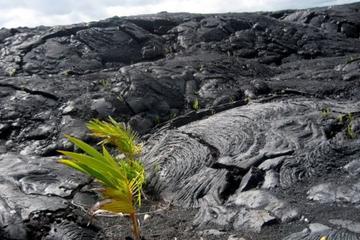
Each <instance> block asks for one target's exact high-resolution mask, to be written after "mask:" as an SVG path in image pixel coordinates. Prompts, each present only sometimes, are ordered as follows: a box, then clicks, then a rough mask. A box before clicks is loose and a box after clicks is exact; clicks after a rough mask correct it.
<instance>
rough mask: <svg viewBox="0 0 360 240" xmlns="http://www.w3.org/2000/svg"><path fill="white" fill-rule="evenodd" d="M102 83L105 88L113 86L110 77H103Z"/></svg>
mask: <svg viewBox="0 0 360 240" xmlns="http://www.w3.org/2000/svg"><path fill="white" fill-rule="evenodd" d="M100 84H101V86H102V87H103V88H104V89H110V88H111V83H110V81H109V80H108V79H101V80H100Z"/></svg>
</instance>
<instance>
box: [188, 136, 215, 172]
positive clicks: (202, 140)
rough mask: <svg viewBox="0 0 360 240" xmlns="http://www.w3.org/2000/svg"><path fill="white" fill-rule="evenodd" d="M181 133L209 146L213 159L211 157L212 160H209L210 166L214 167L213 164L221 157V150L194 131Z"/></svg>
mask: <svg viewBox="0 0 360 240" xmlns="http://www.w3.org/2000/svg"><path fill="white" fill-rule="evenodd" d="M181 133H182V134H185V135H187V136H189V137H190V138H192V139H195V140H196V141H198V142H199V143H200V144H202V145H204V146H205V147H207V148H208V149H209V150H210V155H211V158H212V159H211V161H209V162H210V166H209V167H212V166H213V164H214V163H216V161H217V160H218V159H219V156H220V152H219V150H218V149H217V148H216V147H215V146H213V145H211V144H210V143H208V142H206V141H205V140H204V139H202V138H201V137H200V136H197V135H196V134H194V133H189V132H183V131H181Z"/></svg>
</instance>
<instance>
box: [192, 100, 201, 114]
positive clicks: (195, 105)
mask: <svg viewBox="0 0 360 240" xmlns="http://www.w3.org/2000/svg"><path fill="white" fill-rule="evenodd" d="M191 107H192V109H194V110H195V111H198V110H199V109H200V103H199V99H197V98H195V100H194V101H193V102H192V104H191Z"/></svg>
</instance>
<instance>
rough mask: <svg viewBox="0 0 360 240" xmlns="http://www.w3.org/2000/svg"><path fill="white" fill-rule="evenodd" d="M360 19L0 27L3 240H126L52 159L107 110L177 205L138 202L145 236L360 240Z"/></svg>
mask: <svg viewBox="0 0 360 240" xmlns="http://www.w3.org/2000/svg"><path fill="white" fill-rule="evenodd" d="M359 10H360V3H354V4H348V5H342V6H332V7H324V8H314V9H305V10H286V11H279V12H272V13H270V12H262V13H228V14H190V13H166V12H162V13H159V14H153V15H141V16H132V17H121V18H119V17H113V18H109V19H106V20H102V21H98V22H91V23H84V24H75V25H69V26H58V27H37V28H16V29H5V28H2V29H0V102H1V104H0V170H1V172H2V174H1V176H0V189H1V191H0V192H1V193H0V238H1V239H43V240H45V239H67V240H72V239H125V238H127V237H128V232H129V231H128V230H126V229H127V225H126V224H127V223H125V221H126V219H121V218H106V217H99V218H96V220H95V221H93V222H91V223H90V225H88V220H89V219H88V218H87V217H86V215H85V214H84V212H83V211H84V210H85V211H86V210H88V209H89V207H90V205H91V204H92V203H94V202H95V201H96V200H97V196H96V194H94V192H93V191H92V188H93V187H94V186H93V185H92V184H91V183H90V180H89V179H87V178H86V177H84V176H82V175H80V174H78V173H75V172H73V171H72V170H70V169H67V168H66V167H64V166H61V165H58V164H56V157H55V156H57V154H58V153H57V152H56V150H57V149H72V148H73V147H72V145H71V144H70V143H69V142H68V141H67V140H66V139H65V138H64V136H63V135H64V134H71V135H74V136H76V137H79V138H81V139H83V140H86V141H90V142H94V140H92V139H90V138H89V135H88V132H87V130H86V128H85V123H86V121H88V120H89V119H91V118H100V119H106V118H107V117H108V116H112V117H114V118H115V119H117V120H119V121H125V122H129V123H130V124H131V125H132V126H133V128H135V129H136V130H137V131H138V132H139V133H140V134H141V135H142V138H143V140H144V155H143V161H144V164H145V166H146V169H147V186H146V189H145V190H146V192H147V193H148V195H149V196H150V197H152V198H155V199H157V200H161V201H165V202H167V203H170V205H171V207H168V208H164V209H166V210H163V209H162V208H160V210H159V209H158V208H157V210H155V211H153V207H154V206H147V205H146V204H145V206H144V207H143V209H141V211H142V212H146V213H149V214H148V215H149V216H148V217H150V220H146V219H143V218H142V215H141V226H142V228H143V234H144V237H145V239H174V238H177V239H199V238H200V237H201V236H204V237H206V239H227V238H228V239H234V238H235V237H234V236H238V238H237V239H269V240H270V239H271V240H273V239H284V240H285V239H286V240H292V239H294V240H295V239H299V240H300V239H322V237H326V240H332V239H337V240H338V239H360V235H359V232H360V231H359V229H358V228H359V227H358V226H359V222H360V219H359V217H358V216H360V214H359V213H360V212H359V206H360V187H359V181H358V179H357V177H358V172H359V166H358V165H359V163H358V162H359V159H360V149H359V144H360V142H359V141H360V140H359V135H360V127H359V126H360V124H359V116H360V102H359V100H360V94H359V92H360V84H359V80H360V72H359V69H360V39H359V35H360V14H359ZM159 202H160V201H159ZM159 202H156V204H153V205H156V206H157V204H160V203H159ZM158 210H159V211H158ZM303 229H304V230H303ZM204 234H205V235H206V236H205V235H204Z"/></svg>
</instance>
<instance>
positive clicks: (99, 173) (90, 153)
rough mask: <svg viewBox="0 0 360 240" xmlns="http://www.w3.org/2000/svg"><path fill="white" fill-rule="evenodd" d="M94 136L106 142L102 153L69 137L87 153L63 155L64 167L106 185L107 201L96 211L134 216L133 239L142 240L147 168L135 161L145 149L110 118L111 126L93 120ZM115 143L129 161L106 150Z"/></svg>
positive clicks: (132, 135) (91, 123)
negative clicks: (140, 218) (139, 212)
mask: <svg viewBox="0 0 360 240" xmlns="http://www.w3.org/2000/svg"><path fill="white" fill-rule="evenodd" d="M88 128H89V129H90V131H91V132H92V135H94V136H97V137H101V138H103V140H102V141H101V142H100V143H101V144H102V152H99V151H98V150H97V149H96V148H94V147H92V146H90V145H88V144H87V143H85V142H83V141H81V140H80V139H77V138H74V137H71V136H68V135H66V138H67V139H69V141H70V142H72V143H73V144H74V145H76V146H77V147H78V148H79V149H81V150H82V151H83V153H77V152H69V151H59V152H60V153H62V154H63V155H64V158H63V159H61V160H59V162H60V163H62V164H65V165H67V166H69V167H72V168H74V169H76V170H78V171H80V172H82V173H85V174H87V175H89V176H91V177H93V178H95V179H96V180H97V181H98V182H100V183H101V184H102V185H103V189H101V190H99V191H100V193H101V195H102V197H103V200H102V201H100V202H98V203H97V204H95V207H94V208H93V210H99V209H101V210H106V211H109V212H114V213H123V214H128V215H129V216H130V219H131V222H132V230H133V236H134V238H135V240H140V227H139V223H138V219H137V209H136V208H137V207H138V206H140V205H141V192H142V187H143V185H144V182H145V171H144V167H143V165H142V164H141V162H140V161H139V160H137V159H136V158H135V156H137V155H138V154H140V152H141V146H140V145H139V144H136V142H135V140H136V135H135V134H134V133H133V132H132V131H131V129H130V128H128V127H125V125H122V124H120V123H117V122H116V121H115V120H113V119H112V118H110V122H104V121H99V120H92V121H90V122H89V123H88ZM107 143H112V144H114V145H115V146H117V148H118V149H119V150H121V151H122V152H123V153H124V154H125V156H126V157H127V158H125V159H122V160H120V161H119V160H117V159H116V158H114V157H113V156H112V155H111V154H110V153H109V151H108V150H107V149H106V147H105V144H107Z"/></svg>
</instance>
